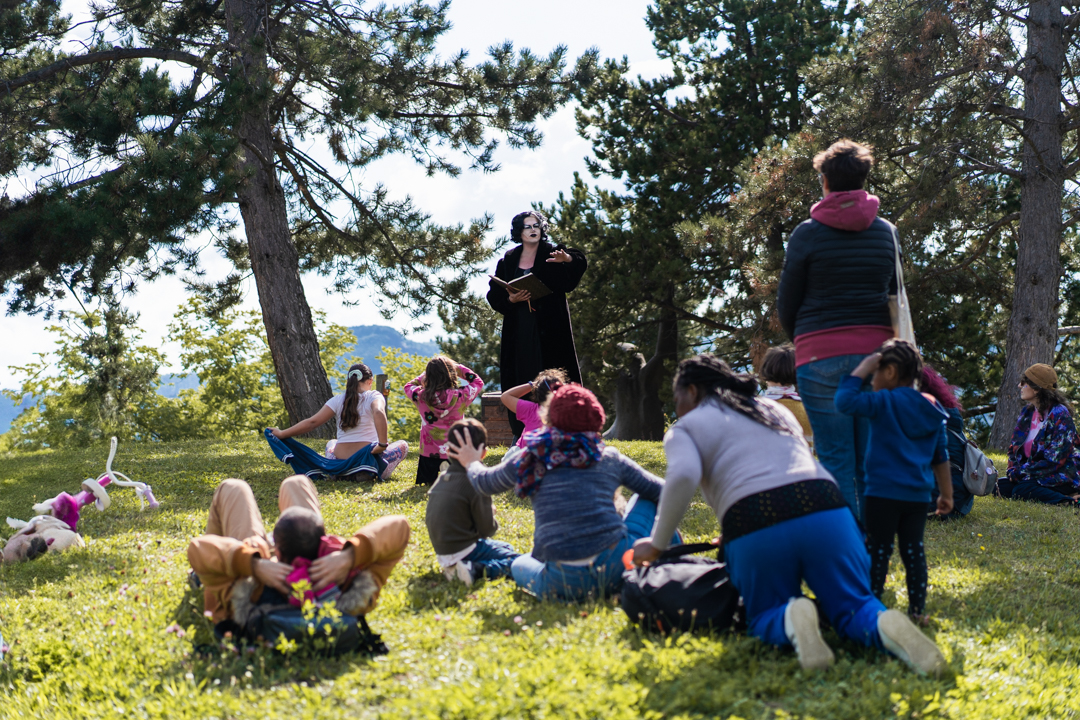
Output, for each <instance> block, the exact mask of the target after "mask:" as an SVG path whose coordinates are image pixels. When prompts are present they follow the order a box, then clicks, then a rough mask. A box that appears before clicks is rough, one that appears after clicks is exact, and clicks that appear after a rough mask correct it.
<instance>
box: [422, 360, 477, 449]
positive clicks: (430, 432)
mask: <svg viewBox="0 0 1080 720" xmlns="http://www.w3.org/2000/svg"><path fill="white" fill-rule="evenodd" d="M457 372H458V377H460V378H462V379H463V380H465V382H466V383H468V385H466V386H465V387H458V388H453V389H451V390H441V391H439V392H438V393H437V394H436V395H435V404H434V405H433V406H429V405H428V404H427V403H425V402H424V401H423V400H421V399H420V394H421V393H422V392H423V391H424V385H423V382H424V376H423V375H422V374H421V375H420V376H419V377H417V378H416V379H414V380H410V381H409V382H408V383H406V384H405V397H407V398H409V399H410V400H412V401H413V403H414V404H415V405H416V409H417V411H418V412H419V413H420V454H421V455H426V456H428V457H432V456H434V455H438V456H439V457H441V458H445V457H446V449H447V444H448V443H447V441H446V433H447V431H449V430H450V426H451V425H453V424H454V423H456V422H457V421H458V420H460V419H461V418H462V417H463V416H464V411H465V406H467V405H468V404H469V403H471V402H472V401H473V400H475V399H476V396H477V395H479V394H480V391H481V390H483V389H484V380H483V379H482V378H481V377H480V376H479V375H477V374H476V373H474V372H473V371H472V370H470V369H469V368H467V367H465V366H464V365H458V367H457Z"/></svg>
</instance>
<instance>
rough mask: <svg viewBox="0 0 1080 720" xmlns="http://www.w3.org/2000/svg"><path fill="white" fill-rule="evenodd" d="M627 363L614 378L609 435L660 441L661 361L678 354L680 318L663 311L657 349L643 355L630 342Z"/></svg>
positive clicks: (661, 421) (672, 313)
mask: <svg viewBox="0 0 1080 720" xmlns="http://www.w3.org/2000/svg"><path fill="white" fill-rule="evenodd" d="M623 349H624V350H626V351H628V352H630V353H631V354H630V356H629V358H628V359H627V363H626V365H625V366H624V367H623V369H622V370H620V371H619V374H618V376H616V378H615V424H614V425H613V426H612V430H614V432H611V434H610V435H607V437H610V438H612V439H614V440H662V439H663V438H664V424H665V423H664V405H663V403H662V402H661V401H660V387H661V383H662V382H663V381H664V379H665V378H667V377H668V374H667V373H665V372H664V363H665V361H667V360H675V359H676V358H677V357H678V353H679V321H678V317H677V315H676V313H675V312H674V311H673V310H666V309H665V310H662V311H661V313H660V324H659V327H658V328H657V331H656V350H655V351H654V352H653V356H652V357H651V358H649V360H648V362H646V361H645V356H644V355H642V354H641V353H639V352H632V351H634V350H636V348H635V347H634V346H633V345H629V344H627V345H625V346H624V347H623Z"/></svg>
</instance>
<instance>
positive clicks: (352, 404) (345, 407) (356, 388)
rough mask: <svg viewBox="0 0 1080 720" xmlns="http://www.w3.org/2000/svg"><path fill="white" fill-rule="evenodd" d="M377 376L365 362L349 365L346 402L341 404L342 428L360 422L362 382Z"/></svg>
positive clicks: (350, 426) (352, 426)
mask: <svg viewBox="0 0 1080 720" xmlns="http://www.w3.org/2000/svg"><path fill="white" fill-rule="evenodd" d="M373 377H375V375H374V373H372V372H371V368H369V367H368V366H367V365H365V364H364V363H356V364H355V365H352V366H350V367H349V375H348V378H347V380H346V382H345V402H344V403H342V405H341V429H342V430H349V429H351V428H354V427H356V426H357V425H359V424H360V383H362V382H366V381H368V380H370V379H371V378H373Z"/></svg>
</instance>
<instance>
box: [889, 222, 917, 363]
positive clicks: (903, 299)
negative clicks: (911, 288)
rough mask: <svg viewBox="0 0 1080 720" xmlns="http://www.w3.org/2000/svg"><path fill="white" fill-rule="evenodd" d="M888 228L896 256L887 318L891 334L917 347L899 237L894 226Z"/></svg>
mask: <svg viewBox="0 0 1080 720" xmlns="http://www.w3.org/2000/svg"><path fill="white" fill-rule="evenodd" d="M889 227H891V228H892V236H893V248H894V250H895V256H896V294H895V295H890V296H889V317H890V318H891V319H892V326H893V334H894V335H895V336H896V337H898V338H900V339H901V340H907V341H908V342H909V343H911V344H912V345H916V346H917V343H916V342H915V324H914V323H913V322H912V320H911V305H910V304H909V303H908V295H907V289H906V288H905V287H904V266H903V265H902V264H901V263H900V235H899V233H897V231H896V226H895V225H892V224H890V225H889Z"/></svg>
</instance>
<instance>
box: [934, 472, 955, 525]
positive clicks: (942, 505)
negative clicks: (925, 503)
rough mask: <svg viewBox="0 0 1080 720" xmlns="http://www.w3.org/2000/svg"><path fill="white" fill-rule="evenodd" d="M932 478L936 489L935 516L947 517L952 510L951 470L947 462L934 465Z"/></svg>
mask: <svg viewBox="0 0 1080 720" xmlns="http://www.w3.org/2000/svg"><path fill="white" fill-rule="evenodd" d="M934 477H935V478H936V479H937V487H938V499H937V514H938V515H948V514H949V513H951V512H952V509H953V499H952V468H951V467H950V466H949V463H948V461H945V462H943V463H938V464H937V465H934Z"/></svg>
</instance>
